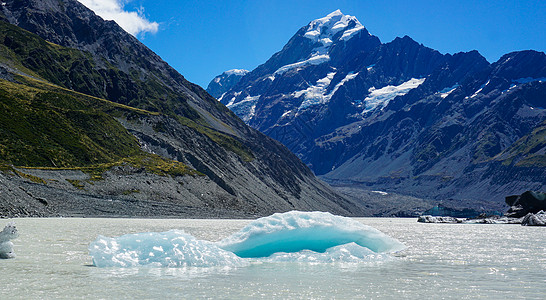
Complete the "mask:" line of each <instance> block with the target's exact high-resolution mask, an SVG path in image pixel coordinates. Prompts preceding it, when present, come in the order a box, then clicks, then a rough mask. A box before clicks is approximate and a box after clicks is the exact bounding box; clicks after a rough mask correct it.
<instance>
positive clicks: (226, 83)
mask: <svg viewBox="0 0 546 300" xmlns="http://www.w3.org/2000/svg"><path fill="white" fill-rule="evenodd" d="M248 72H249V71H247V70H243V69H233V70H229V71H225V72H224V73H222V74H220V75H218V76H216V77H214V79H213V80H212V81H211V82H210V83H209V85H208V87H207V92H208V93H209V94H211V96H213V97H214V98H217V99H218V98H220V97H222V95H223V94H224V93H225V92H227V91H229V90H230V89H231V88H232V87H233V86H234V85H235V84H237V82H239V80H241V78H242V77H243V76H245V75H246V74H248Z"/></svg>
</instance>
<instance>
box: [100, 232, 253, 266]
mask: <svg viewBox="0 0 546 300" xmlns="http://www.w3.org/2000/svg"><path fill="white" fill-rule="evenodd" d="M89 254H90V255H91V257H92V258H93V264H94V265H95V266H97V267H137V266H150V267H226V266H227V267H235V266H241V265H244V264H245V262H244V261H243V260H242V259H241V258H239V257H237V256H236V255H235V254H233V253H231V252H228V251H225V250H223V249H220V248H218V247H217V246H216V245H214V243H212V242H207V241H200V240H197V239H196V238H195V237H193V236H191V235H189V234H185V233H183V232H182V231H178V230H170V231H167V232H149V233H136V234H126V235H123V236H120V237H117V238H110V237H104V236H99V237H98V238H97V239H96V240H95V241H94V242H92V243H91V244H90V245H89Z"/></svg>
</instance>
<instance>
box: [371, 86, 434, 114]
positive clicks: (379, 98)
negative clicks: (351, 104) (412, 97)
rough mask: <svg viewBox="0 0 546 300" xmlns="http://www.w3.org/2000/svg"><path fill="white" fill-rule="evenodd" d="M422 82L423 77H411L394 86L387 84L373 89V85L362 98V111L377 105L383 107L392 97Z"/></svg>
mask: <svg viewBox="0 0 546 300" xmlns="http://www.w3.org/2000/svg"><path fill="white" fill-rule="evenodd" d="M423 82H425V78H421V79H416V78H412V79H410V80H408V81H406V82H404V83H402V84H400V85H396V86H394V85H388V86H385V87H382V88H380V89H375V88H374V87H371V88H370V89H369V90H368V91H369V92H370V94H369V95H368V96H367V97H366V99H364V103H363V104H364V105H365V108H364V112H368V111H371V110H374V109H376V108H378V107H379V108H383V107H385V106H386V105H387V104H388V103H389V101H391V100H392V99H394V98H396V97H398V96H403V95H405V94H407V93H408V92H409V91H411V90H412V89H414V88H416V87H418V86H419V85H421V84H422V83H423Z"/></svg>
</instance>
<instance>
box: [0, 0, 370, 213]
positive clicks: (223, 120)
mask: <svg viewBox="0 0 546 300" xmlns="http://www.w3.org/2000/svg"><path fill="white" fill-rule="evenodd" d="M4 2H5V5H3V6H2V7H1V12H2V14H0V15H1V19H2V20H0V22H3V23H2V26H3V28H7V30H9V31H10V32H12V33H14V35H11V36H7V37H6V39H5V40H4V45H3V46H5V47H7V49H8V50H9V51H12V52H13V53H16V55H15V56H14V57H15V58H14V57H10V58H8V59H9V60H13V61H12V62H8V63H6V65H5V66H4V65H2V67H3V70H8V71H9V72H8V71H7V74H5V76H4V75H2V78H8V79H9V78H10V76H12V77H13V76H15V75H14V74H17V76H21V75H23V76H30V75H31V74H26V73H25V72H28V71H26V70H30V71H32V72H33V74H34V75H35V74H37V75H38V76H39V77H40V78H38V79H39V80H42V81H47V82H51V83H54V84H56V85H58V86H60V87H63V88H67V89H73V90H75V91H77V92H80V93H85V94H88V95H91V96H94V97H98V98H104V99H107V100H111V101H114V102H117V103H121V104H125V105H128V106H131V107H136V108H140V109H144V110H146V111H148V112H150V113H137V114H132V113H127V114H126V113H121V114H120V113H119V111H118V112H114V111H113V110H109V109H105V110H104V111H102V112H101V114H102V113H105V114H106V115H107V116H104V117H105V118H107V119H108V120H109V121H112V120H113V119H115V120H116V121H117V122H119V123H121V124H122V125H123V126H124V127H125V130H127V132H129V133H130V134H132V135H134V137H136V138H137V140H138V142H139V144H140V146H141V148H142V150H144V151H147V152H153V153H157V154H159V155H161V156H163V157H164V158H167V159H172V160H177V161H179V162H183V163H184V164H186V165H187V166H189V167H190V168H191V169H193V170H196V171H197V172H199V174H201V175H197V176H192V175H184V176H174V177H170V176H158V175H155V174H150V173H149V172H146V171H145V170H143V169H140V168H133V167H127V166H126V167H120V168H113V169H109V170H107V171H105V173H104V174H103V175H102V177H103V180H102V181H97V182H92V181H89V174H86V173H85V172H81V173H78V174H73V173H70V172H65V171H64V170H49V171H48V170H28V169H17V168H15V169H17V170H18V171H15V170H13V171H6V172H4V173H2V174H0V179H1V180H0V185H3V186H5V187H6V188H7V191H8V192H6V193H2V194H1V195H0V200H1V201H2V203H5V204H6V205H2V207H3V208H2V211H1V212H2V215H19V216H28V215H34V216H50V215H104V216H114V215H118V216H119V215H121V216H135V215H138V216H153V215H156V216H157V215H163V216H186V217H191V216H202V217H222V216H224V217H229V216H255V215H267V214H271V213H273V212H278V211H288V210H293V209H299V210H323V211H331V212H333V213H336V214H344V215H361V214H362V209H361V208H359V207H358V206H357V205H355V204H353V203H351V202H349V201H347V200H345V199H344V198H342V197H341V196H339V195H338V194H336V193H335V192H333V191H332V190H331V189H330V188H329V187H328V186H326V185H325V184H324V183H322V182H321V181H319V180H317V178H316V177H315V176H314V175H313V173H312V172H311V171H310V170H309V169H308V167H307V166H305V165H304V164H303V163H302V162H301V161H300V160H299V159H298V158H297V157H296V156H295V155H293V154H292V153H290V151H289V150H288V149H286V148H285V147H284V146H283V145H281V144H280V143H279V142H276V141H274V140H273V139H271V138H269V137H267V136H265V135H263V134H262V133H260V132H258V131H256V130H254V129H252V128H250V127H248V126H247V125H245V124H244V122H242V121H241V120H240V119H239V118H237V117H236V116H235V115H234V114H233V113H232V112H231V111H229V110H228V109H227V108H226V107H225V106H223V105H221V104H220V103H218V101H216V100H215V99H214V98H213V97H211V96H210V95H209V94H208V93H206V92H205V91H204V90H203V89H201V88H200V87H199V86H197V85H194V84H192V83H190V82H188V81H186V80H185V79H184V77H183V76H182V75H180V74H179V73H178V72H176V71H175V70H174V69H173V68H171V67H170V66H169V65H168V64H167V63H165V62H164V61H162V60H161V58H160V57H159V56H157V55H156V54H155V53H153V52H152V51H151V50H150V49H148V48H147V47H145V46H144V45H143V44H142V43H140V42H139V41H138V40H137V39H136V38H134V37H133V36H131V35H130V34H128V33H126V32H125V31H123V30H122V29H121V28H120V27H119V26H118V25H117V24H115V23H114V22H111V21H104V20H102V19H101V18H100V17H98V16H96V15H95V14H94V13H93V12H92V11H90V10H88V9H87V8H85V7H84V6H83V5H81V4H80V3H79V2H77V1H74V0H58V1H57V0H51V1H49V0H48V1H37V0H36V1H35V0H23V1H13V0H12V1H4ZM6 21H7V22H9V23H11V24H13V25H16V26H19V27H20V28H23V29H25V30H27V31H29V32H31V33H29V32H26V31H22V30H21V29H20V28H18V27H14V26H11V25H9V24H7V23H5V22H6ZM10 26H11V27H10ZM16 38H21V39H26V40H27V41H33V43H35V44H33V45H40V40H41V39H45V40H47V41H48V42H49V43H47V45H49V47H35V48H33V51H35V52H33V53H28V51H26V50H28V49H29V48H28V47H30V46H29V45H27V44H26V43H25V42H21V40H17V39H16ZM41 41H42V43H43V45H45V44H46V43H44V42H43V40H41ZM51 43H54V44H56V45H53V44H51ZM76 50H77V51H76ZM48 51H49V52H48ZM76 52H78V53H79V54H78V53H76ZM59 53H61V54H62V53H65V54H66V53H69V54H70V55H72V57H71V59H66V60H62V59H52V58H54V57H56V56H55V55H60V54H59ZM75 53H76V54H75ZM60 57H63V56H62V55H60ZM17 65H22V66H24V67H25V68H26V69H21V70H16V69H15V68H13V66H17ZM10 72H11V73H10ZM14 81H15V80H14ZM15 83H17V84H22V83H21V82H15ZM2 84H7V83H4V82H2ZM56 93H60V94H63V93H68V92H66V91H65V90H59V89H57V90H56ZM68 94H70V93H68ZM63 95H64V94H63ZM70 97H74V94H70ZM96 101H100V100H96ZM91 103H94V102H93V101H91ZM98 103H101V102H98ZM95 104H96V103H95ZM93 105H94V104H93ZM97 107H101V106H100V105H99V106H97ZM117 107H118V108H120V109H122V110H123V107H119V106H117ZM79 109H80V110H83V111H86V110H88V109H89V110H93V109H96V107H95V106H93V108H90V107H85V106H84V107H80V108H79ZM127 111H130V109H128V110H127ZM100 125H101V124H97V126H100ZM23 142H24V141H23ZM0 159H3V158H0ZM2 163H8V164H9V163H10V162H9V161H7V162H4V161H0V164H2ZM21 167H24V166H21ZM32 167H43V166H42V165H32ZM25 172H26V173H29V174H27V175H24V174H26V173H25ZM30 173H32V174H30ZM29 178H31V179H32V180H30V179H29ZM37 178H38V179H37ZM40 179H41V181H40ZM33 180H34V181H33ZM36 181H38V183H36ZM43 182H45V184H44V183H43Z"/></svg>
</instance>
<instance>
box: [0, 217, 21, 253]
mask: <svg viewBox="0 0 546 300" xmlns="http://www.w3.org/2000/svg"><path fill="white" fill-rule="evenodd" d="M17 237H19V232H18V231H17V227H15V223H14V222H9V223H8V224H7V225H6V227H4V229H3V230H2V231H0V258H14V257H15V252H13V243H12V242H11V240H13V239H16V238H17Z"/></svg>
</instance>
